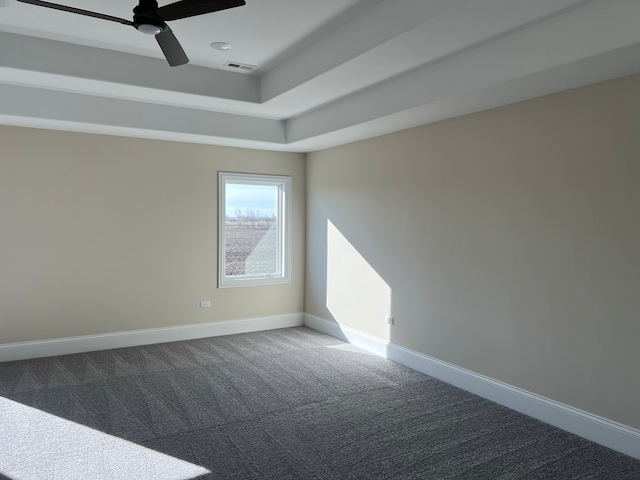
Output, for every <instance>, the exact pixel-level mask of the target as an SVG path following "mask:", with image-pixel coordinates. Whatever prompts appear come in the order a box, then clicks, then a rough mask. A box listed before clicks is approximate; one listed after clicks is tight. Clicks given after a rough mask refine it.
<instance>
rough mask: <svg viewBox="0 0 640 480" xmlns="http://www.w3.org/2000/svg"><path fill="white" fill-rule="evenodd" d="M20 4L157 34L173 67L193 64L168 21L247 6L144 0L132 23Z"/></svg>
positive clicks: (238, 1)
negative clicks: (160, 4)
mask: <svg viewBox="0 0 640 480" xmlns="http://www.w3.org/2000/svg"><path fill="white" fill-rule="evenodd" d="M0 1H2V0H0ZM18 1H19V2H21V3H28V4H30V5H36V6H38V7H46V8H52V9H54V10H61V11H63V12H68V13H75V14H78V15H85V16H87V17H93V18H99V19H101V20H108V21H110V22H117V23H121V24H123V25H131V26H133V27H134V28H135V29H136V30H138V31H139V32H142V33H145V34H147V35H155V36H156V40H157V42H158V45H159V46H160V49H161V50H162V53H163V54H164V56H165V58H166V59H167V62H169V65H171V66H172V67H176V66H178V65H184V64H186V63H189V58H188V57H187V54H186V53H185V52H184V50H183V48H182V46H181V45H180V42H178V39H177V38H176V36H175V35H174V34H173V32H172V31H171V28H169V25H167V23H166V22H167V21H171V20H180V19H181V18H187V17H194V16H196V15H204V14H206V13H213V12H218V11H220V10H227V9H229V8H235V7H241V6H243V5H246V2H245V1H244V0H181V1H179V2H175V3H170V4H169V5H165V6H163V7H158V2H157V1H156V0H140V3H139V4H138V6H136V7H135V8H134V9H133V21H130V20H126V19H124V18H118V17H112V16H111V15H104V14H102V13H97V12H91V11H89V10H82V9H80V8H74V7H68V6H66V5H59V4H57V3H51V2H46V1H43V0H18Z"/></svg>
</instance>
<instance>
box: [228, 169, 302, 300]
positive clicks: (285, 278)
mask: <svg viewBox="0 0 640 480" xmlns="http://www.w3.org/2000/svg"><path fill="white" fill-rule="evenodd" d="M228 183H235V184H244V185H269V186H275V187H277V188H278V220H279V222H278V255H279V256H280V259H279V261H278V263H279V268H280V274H279V275H274V276H268V275H242V276H239V275H226V273H225V267H226V248H225V247H226V239H225V227H226V219H227V214H226V188H227V184H228ZM291 204H292V199H291V177H290V176H284V175H264V174H256V173H231V172H218V288H234V287H255V286H260V285H279V284H287V283H291V210H292V207H291Z"/></svg>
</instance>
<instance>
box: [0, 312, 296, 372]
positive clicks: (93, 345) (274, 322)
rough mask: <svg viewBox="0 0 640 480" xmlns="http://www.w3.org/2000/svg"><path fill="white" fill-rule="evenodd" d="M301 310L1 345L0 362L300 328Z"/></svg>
mask: <svg viewBox="0 0 640 480" xmlns="http://www.w3.org/2000/svg"><path fill="white" fill-rule="evenodd" d="M303 319H304V315H303V314H302V313H291V314H287V315H274V316H269V317H258V318H246V319H242V320H227V321H222V322H211V323H199V324H193V325H182V326H178V327H165V328H151V329H145V330H132V331H129V332H115V333H105V334H102V335H85V336H79V337H70V338H54V339H51V340H41V341H34V342H20V343H9V344H4V345H0V362H8V361H14V360H25V359H28V358H41V357H51V356H56V355H68V354H71V353H82V352H92V351H96V350H108V349H112V348H124V347H136V346H139V345H151V344H156V343H166V342H177V341H180V340H192V339H195V338H206V337H218V336H221V335H234V334H237V333H247V332H258V331H263V330H273V329H276V328H288V327H299V326H301V325H302V324H303Z"/></svg>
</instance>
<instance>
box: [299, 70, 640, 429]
mask: <svg viewBox="0 0 640 480" xmlns="http://www.w3.org/2000/svg"><path fill="white" fill-rule="evenodd" d="M639 132H640V76H637V75H636V76H630V77H625V78H621V79H617V80H613V81H609V82H604V83H600V84H596V85H591V86H588V87H584V88H580V89H575V90H571V91H567V92H562V93H559V94H555V95H550V96H547V97H542V98H538V99H535V100H531V101H527V102H522V103H519V104H514V105H510V106H507V107H503V108H499V109H495V110H490V111H486V112H481V113H478V114H474V115H470V116H466V117H460V118H457V119H452V120H447V121H444V122H440V123H436V124H432V125H427V126H423V127H418V128H415V129H411V130H406V131H402V132H398V133H394V134H391V135H387V136H384V137H378V138H375V139H371V140H366V141H363V142H358V143H354V144H350V145H345V146H342V147H337V148H334V149H329V150H325V151H321V152H316V153H312V154H309V155H308V161H307V269H306V272H307V273H306V276H307V280H306V306H305V311H306V312H307V313H309V314H312V315H316V316H319V317H322V318H328V319H333V320H335V321H337V322H338V323H339V324H341V325H344V326H347V327H350V328H354V329H356V330H358V331H360V332H362V333H365V334H368V335H371V336H373V337H376V338H380V339H382V340H385V341H390V342H392V343H394V344H397V345H400V346H404V347H406V348H410V349H412V350H415V351H418V352H421V353H423V354H426V355H429V356H431V357H435V358H438V359H441V360H443V361H446V362H449V363H452V364H454V365H458V366H460V367H463V368H466V369H469V370H472V371H474V372H477V373H480V374H483V375H486V376H489V377H491V378H495V379H497V380H500V381H503V382H506V383H508V384H511V385H514V386H517V387H520V388H523V389H525V390H528V391H531V392H534V393H537V394H539V395H542V396H544V397H547V398H551V399H554V400H557V401H560V402H562V403H565V404H568V405H571V406H573V407H576V408H579V409H582V410H586V411H588V412H591V413H594V414H596V415H600V416H603V417H605V418H608V419H610V420H614V421H618V422H621V423H623V424H626V425H628V426H631V427H634V428H640V409H638V405H640V369H639V368H638V366H639V365H640V293H639V292H640V187H639V185H640V133H639ZM345 278H347V279H348V282H346V281H344V279H345ZM341 279H343V281H342V283H340V281H341ZM336 282H338V284H339V285H340V288H336V287H335V285H336ZM381 298H382V299H383V300H381ZM386 315H392V316H393V317H395V325H394V326H392V327H388V326H386V325H385V324H384V316H386Z"/></svg>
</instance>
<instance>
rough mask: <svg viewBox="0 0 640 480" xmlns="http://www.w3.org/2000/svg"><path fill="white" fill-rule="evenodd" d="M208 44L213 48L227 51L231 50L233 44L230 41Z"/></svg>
mask: <svg viewBox="0 0 640 480" xmlns="http://www.w3.org/2000/svg"><path fill="white" fill-rule="evenodd" d="M209 46H210V47H211V48H213V49H214V50H220V51H221V52H228V51H229V50H231V47H232V46H233V45H231V44H230V43H227V42H213V43H212V44H211V45H209Z"/></svg>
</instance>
